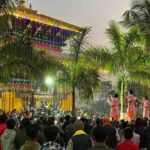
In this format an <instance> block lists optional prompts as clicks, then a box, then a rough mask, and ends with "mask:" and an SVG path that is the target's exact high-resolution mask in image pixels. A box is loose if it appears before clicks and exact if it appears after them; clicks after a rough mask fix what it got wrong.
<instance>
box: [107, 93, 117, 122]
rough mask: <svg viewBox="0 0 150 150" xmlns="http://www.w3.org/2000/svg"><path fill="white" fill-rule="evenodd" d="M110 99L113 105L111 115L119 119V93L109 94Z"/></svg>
mask: <svg viewBox="0 0 150 150" xmlns="http://www.w3.org/2000/svg"><path fill="white" fill-rule="evenodd" d="M109 100H110V106H111V110H110V117H111V118H113V119H114V120H116V121H118V120H119V107H118V94H117V93H115V94H114V97H111V96H109Z"/></svg>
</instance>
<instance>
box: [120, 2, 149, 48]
mask: <svg viewBox="0 0 150 150" xmlns="http://www.w3.org/2000/svg"><path fill="white" fill-rule="evenodd" d="M121 23H122V24H123V25H124V26H127V27H131V26H135V25H138V26H139V29H140V31H141V32H142V33H143V34H144V36H145V40H146V48H147V49H148V50H150V42H149V38H150V0H136V1H133V3H132V6H131V9H130V10H127V11H126V12H125V13H124V14H123V21H121Z"/></svg>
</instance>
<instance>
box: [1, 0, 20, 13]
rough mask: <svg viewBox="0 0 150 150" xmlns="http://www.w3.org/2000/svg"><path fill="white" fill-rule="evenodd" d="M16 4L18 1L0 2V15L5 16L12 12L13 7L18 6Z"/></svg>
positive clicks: (5, 0) (4, 0)
mask: <svg viewBox="0 0 150 150" xmlns="http://www.w3.org/2000/svg"><path fill="white" fill-rule="evenodd" d="M18 2H19V0H0V13H2V14H3V15H4V14H5V15H6V14H9V13H10V12H12V11H14V9H15V6H16V5H17V4H18Z"/></svg>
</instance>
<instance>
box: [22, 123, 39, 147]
mask: <svg viewBox="0 0 150 150" xmlns="http://www.w3.org/2000/svg"><path fill="white" fill-rule="evenodd" d="M39 130H40V129H39V126H38V125H37V124H31V125H29V126H28V127H27V128H26V134H27V136H28V138H29V140H27V141H26V142H25V144H24V145H23V146H22V147H21V148H20V149H19V150H39V149H40V144H39V143H38V142H37V139H38V136H39Z"/></svg>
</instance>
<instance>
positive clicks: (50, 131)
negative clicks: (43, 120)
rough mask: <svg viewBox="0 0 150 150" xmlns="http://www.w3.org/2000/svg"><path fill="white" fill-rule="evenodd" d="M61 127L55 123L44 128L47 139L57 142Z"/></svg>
mask: <svg viewBox="0 0 150 150" xmlns="http://www.w3.org/2000/svg"><path fill="white" fill-rule="evenodd" d="M58 133H59V129H58V127H57V126H55V125H51V126H49V127H46V128H45V129H44V135H45V137H46V140H47V141H53V142H55V141H56V140H57V138H58Z"/></svg>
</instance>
